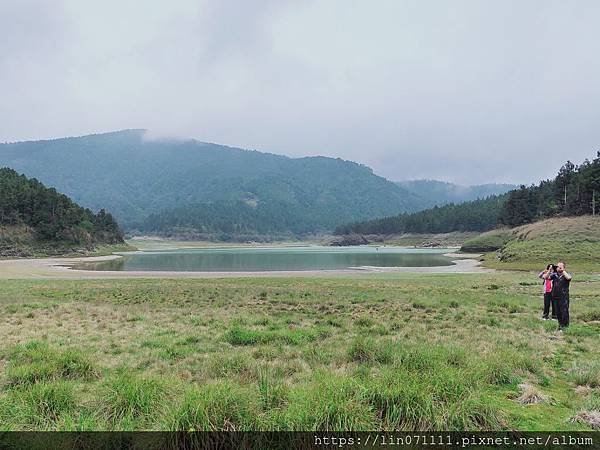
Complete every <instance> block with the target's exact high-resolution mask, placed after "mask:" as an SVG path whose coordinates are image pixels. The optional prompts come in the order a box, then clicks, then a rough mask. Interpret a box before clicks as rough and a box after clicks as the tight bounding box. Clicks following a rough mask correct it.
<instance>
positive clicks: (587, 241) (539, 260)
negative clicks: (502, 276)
mask: <svg viewBox="0 0 600 450" xmlns="http://www.w3.org/2000/svg"><path fill="white" fill-rule="evenodd" d="M486 249H487V250H491V249H497V251H493V252H490V253H489V254H487V255H486V256H485V262H484V265H485V266H487V267H491V268H495V269H510V270H542V269H543V268H545V266H546V264H548V263H551V262H557V261H559V260H562V261H565V262H566V263H567V270H569V271H575V272H590V273H600V260H599V258H598V255H600V216H580V217H563V218H554V219H548V220H543V221H540V222H536V223H532V224H529V225H523V226H521V227H517V228H513V229H500V230H493V231H490V232H487V233H483V234H481V235H479V236H477V237H475V238H472V239H469V240H467V241H466V242H465V243H464V244H463V246H462V250H464V251H467V252H471V251H486Z"/></svg>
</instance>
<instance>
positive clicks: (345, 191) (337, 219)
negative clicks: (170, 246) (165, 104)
mask: <svg viewBox="0 0 600 450" xmlns="http://www.w3.org/2000/svg"><path fill="white" fill-rule="evenodd" d="M0 164H3V165H8V166H10V167H13V168H14V169H16V170H18V171H21V172H23V173H25V174H26V175H28V176H33V177H36V178H38V179H40V180H41V181H42V182H44V183H46V184H48V185H51V186H54V187H56V188H57V189H58V190H60V191H61V192H64V193H66V194H67V195H69V196H71V197H72V198H73V199H74V200H75V201H77V202H78V203H80V204H82V205H84V206H86V207H88V208H91V209H93V210H99V209H101V208H106V209H109V210H110V211H111V212H112V213H114V214H115V216H116V217H117V218H118V219H119V221H120V222H121V223H122V224H123V226H124V227H126V229H129V230H132V229H136V228H137V229H139V230H151V231H152V232H157V233H164V232H170V231H173V230H175V231H177V229H186V230H187V229H192V230H195V231H201V232H202V231H203V230H204V231H206V232H211V233H212V232H220V231H223V230H233V232H236V230H241V229H243V228H244V227H245V228H244V229H243V230H242V231H243V232H244V233H260V232H261V231H260V230H264V231H267V232H281V233H290V232H291V233H307V232H318V231H327V230H332V229H333V228H335V227H336V226H338V225H340V224H343V223H347V222H350V221H356V220H362V219H366V218H370V217H377V216H385V215H392V214H398V213H401V212H405V211H415V210H418V209H421V208H423V206H424V205H423V202H422V200H421V199H419V198H418V197H417V196H416V195H414V194H412V193H410V192H408V191H407V190H406V189H404V188H402V187H400V186H398V185H396V184H394V183H392V182H390V181H388V180H386V179H385V178H382V177H379V176H377V175H375V174H374V173H373V172H372V170H371V169H370V168H368V167H366V166H363V165H360V164H356V163H354V162H350V161H344V160H341V159H333V158H325V157H306V158H289V157H286V156H280V155H275V154H270V153H261V152H258V151H248V150H242V149H239V148H232V147H226V146H223V145H217V144H210V143H205V142H199V141H196V140H148V139H146V138H145V131H144V130H126V131H119V132H112V133H105V134H96V135H89V136H83V137H71V138H62V139H54V140H45V141H35V142H18V143H7V144H0ZM213 219H214V220H213ZM211 220H213V221H212V223H211V224H209V223H208V222H210V221H211ZM247 224H250V225H247Z"/></svg>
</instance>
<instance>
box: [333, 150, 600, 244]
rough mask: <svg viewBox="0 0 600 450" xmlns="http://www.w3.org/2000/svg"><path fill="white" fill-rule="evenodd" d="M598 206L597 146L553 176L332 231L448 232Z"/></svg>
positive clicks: (572, 213)
mask: <svg viewBox="0 0 600 450" xmlns="http://www.w3.org/2000/svg"><path fill="white" fill-rule="evenodd" d="M599 212H600V152H598V154H597V156H596V158H595V159H593V160H592V161H590V160H587V159H586V160H585V161H584V162H583V163H582V164H581V165H579V166H577V165H575V164H573V163H572V162H570V161H567V163H566V164H565V165H563V166H562V167H561V169H560V170H559V172H558V175H557V176H556V177H555V178H554V179H552V180H544V181H541V182H540V183H539V184H538V185H531V186H525V185H522V186H521V187H520V188H519V189H515V190H512V191H510V192H508V193H506V194H503V195H494V196H490V197H488V198H485V199H482V200H475V201H471V202H465V203H460V204H449V205H445V206H441V207H434V208H431V209H427V210H424V211H420V212H417V213H412V214H400V215H398V216H393V217H384V218H381V219H374V220H369V221H365V222H356V223H351V224H348V225H343V226H340V227H338V228H337V229H336V230H335V232H334V233H335V234H351V233H359V234H400V233H448V232H452V231H487V230H491V229H493V228H496V227H498V226H510V227H516V226H519V225H523V224H526V223H531V222H535V221H537V220H542V219H545V218H549V217H554V216H578V215H585V214H594V215H595V214H598V213H599Z"/></svg>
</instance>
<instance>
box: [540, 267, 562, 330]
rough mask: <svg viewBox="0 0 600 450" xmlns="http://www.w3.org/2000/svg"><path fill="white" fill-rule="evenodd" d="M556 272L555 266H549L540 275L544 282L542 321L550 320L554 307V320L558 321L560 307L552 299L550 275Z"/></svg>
mask: <svg viewBox="0 0 600 450" xmlns="http://www.w3.org/2000/svg"><path fill="white" fill-rule="evenodd" d="M555 271H556V267H555V266H554V264H548V266H547V267H546V270H542V271H541V272H540V274H539V275H538V277H539V278H541V279H542V280H543V284H542V286H543V293H544V312H543V313H542V319H543V320H548V315H549V314H550V308H551V307H552V319H554V320H556V319H557V313H558V305H557V304H556V300H555V299H554V298H553V297H552V280H551V279H550V275H552V274H553V273H554V272H555Z"/></svg>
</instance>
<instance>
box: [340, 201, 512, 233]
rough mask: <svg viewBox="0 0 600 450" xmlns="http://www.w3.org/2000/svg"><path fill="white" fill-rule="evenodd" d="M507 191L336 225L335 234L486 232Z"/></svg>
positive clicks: (496, 220) (495, 218)
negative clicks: (480, 198) (396, 214)
mask: <svg viewBox="0 0 600 450" xmlns="http://www.w3.org/2000/svg"><path fill="white" fill-rule="evenodd" d="M507 195H508V194H504V195H500V196H497V195H494V196H490V197H488V198H486V199H482V200H474V201H472V202H465V203H461V204H458V205H456V204H454V203H451V204H449V205H444V206H435V207H433V208H431V209H427V210H425V211H420V212H416V213H413V214H400V215H398V216H393V217H383V218H381V219H373V220H369V221H366V222H357V223H352V224H349V225H344V226H341V227H338V228H336V230H335V234H338V235H339V234H350V233H359V234H401V233H449V232H451V231H486V230H490V229H492V228H494V227H495V226H496V224H497V223H498V215H499V213H500V211H501V210H502V208H503V206H504V203H505V202H506V198H507Z"/></svg>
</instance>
